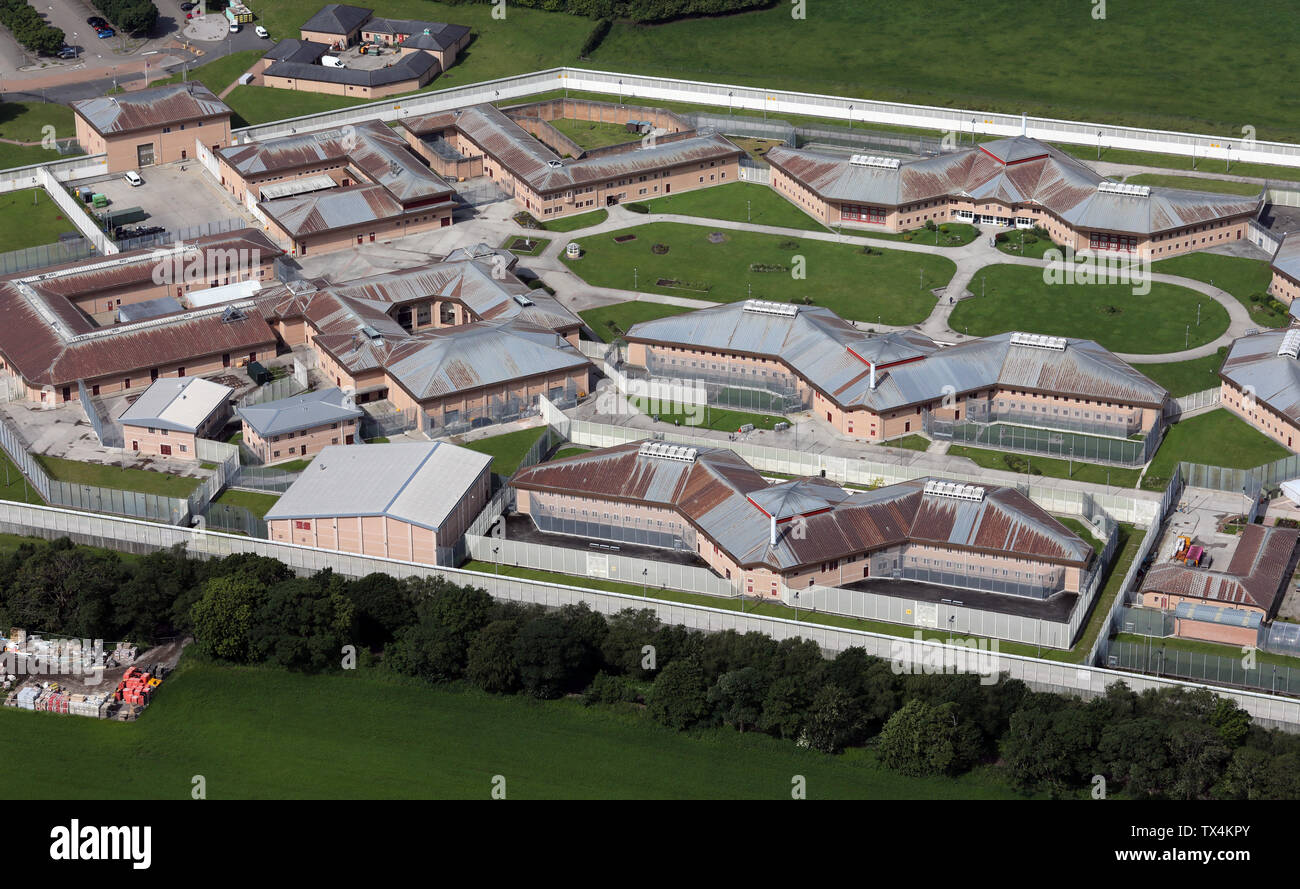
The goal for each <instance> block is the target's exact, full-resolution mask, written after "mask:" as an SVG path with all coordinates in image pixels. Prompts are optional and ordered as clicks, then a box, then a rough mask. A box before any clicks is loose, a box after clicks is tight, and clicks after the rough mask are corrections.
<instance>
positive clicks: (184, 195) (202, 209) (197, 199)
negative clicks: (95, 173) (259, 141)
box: [94, 160, 262, 231]
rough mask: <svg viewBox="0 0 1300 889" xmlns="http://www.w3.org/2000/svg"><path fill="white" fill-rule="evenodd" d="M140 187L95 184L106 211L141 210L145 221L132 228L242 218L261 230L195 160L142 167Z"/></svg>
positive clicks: (116, 180)
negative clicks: (101, 196)
mask: <svg viewBox="0 0 1300 889" xmlns="http://www.w3.org/2000/svg"><path fill="white" fill-rule="evenodd" d="M140 176H141V178H142V179H144V185H140V186H132V185H131V184H130V183H128V182H127V181H126V180H125V179H123V178H122V177H121V176H114V177H113V178H111V179H107V180H104V181H102V182H95V183H94V188H95V190H96V191H97V192H100V193H101V194H104V195H106V196H107V197H108V199H109V201H110V202H111V203H109V205H108V206H109V209H110V210H122V209H126V208H128V207H141V208H143V209H144V211H145V212H146V213H148V214H149V217H148V218H147V219H145V220H144V221H143V222H140V223H131V224H132V225H161V226H163V227H164V228H166V229H167V230H168V231H175V230H176V229H179V228H184V227H185V226H191V225H198V224H200V223H203V222H219V221H221V220H224V219H233V218H236V217H238V218H242V219H246V220H248V222H249V225H252V226H255V227H256V228H261V227H262V226H261V223H255V222H253V220H252V217H251V216H249V215H248V214H247V213H246V212H244V210H243V208H242V207H240V206H239V204H238V203H236V202H235V200H234V198H232V197H231V196H230V195H229V194H227V193H226V192H225V191H223V190H222V188H221V186H219V185H218V184H217V183H215V182H214V181H213V180H212V177H210V176H209V175H208V174H207V173H206V172H204V170H203V167H202V166H201V165H200V164H199V162H198V161H196V160H191V161H185V162H182V163H171V164H163V165H156V166H152V167H145V168H144V169H143V170H141V171H140Z"/></svg>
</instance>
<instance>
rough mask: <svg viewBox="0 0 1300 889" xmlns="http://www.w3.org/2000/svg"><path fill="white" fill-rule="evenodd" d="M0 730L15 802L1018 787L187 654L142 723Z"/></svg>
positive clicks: (632, 714)
mask: <svg viewBox="0 0 1300 889" xmlns="http://www.w3.org/2000/svg"><path fill="white" fill-rule="evenodd" d="M343 714H345V715H346V716H345V718H346V722H347V729H346V730H340V722H339V720H340V716H341V715H343ZM0 729H2V730H3V732H4V735H5V738H6V740H7V742H8V743H9V745H10V746H11V747H12V748H13V749H14V750H29V751H35V750H39V751H40V752H41V753H40V755H39V756H36V755H33V756H23V757H14V756H9V757H5V758H3V760H2V761H0V778H3V780H4V783H5V786H6V787H7V788H9V794H8V795H9V796H10V797H11V798H15V799H23V798H41V797H46V798H50V799H77V798H93V799H111V800H124V799H159V798H160V799H189V798H190V792H191V788H192V786H193V785H192V783H191V781H192V778H193V776H194V775H203V777H204V778H205V779H206V786H207V795H208V798H209V799H247V798H257V799H332V798H358V799H359V798H365V799H371V798H403V799H452V798H454V799H482V800H487V799H489V798H490V796H491V791H492V788H493V783H492V782H493V778H494V776H496V775H500V776H502V777H504V779H505V790H506V796H507V798H509V799H555V798H574V799H593V798H620V797H621V798H637V799H643V798H644V799H648V798H672V799H681V798H692V799H718V798H732V797H743V798H759V799H789V798H790V776H791V775H803V776H805V778H806V779H807V786H808V796H809V798H810V799H830V798H838V799H903V798H912V799H916V798H920V799H971V798H979V799H994V798H999V799H1005V798H1014V797H1015V796H1016V794H1015V792H1014V791H1013V790H1011V788H1010V787H1009V786H1007V785H1006V784H1004V783H1003V782H1002V778H1001V776H1000V775H999V774H998V773H997V772H996V771H993V770H990V769H977V770H976V771H975V772H972V773H970V774H967V775H963V776H961V777H959V778H908V777H904V776H902V775H899V774H898V773H896V772H892V771H889V770H887V769H885V768H884V767H883V766H880V765H878V764H877V761H876V759H875V757H874V756H873V754H871V753H870V752H869V751H866V750H862V749H858V750H853V751H850V752H848V753H845V754H842V755H840V756H827V755H825V754H821V753H815V752H812V751H809V750H805V749H801V748H800V747H798V746H797V745H795V744H793V743H790V742H788V741H781V740H778V739H775V738H771V737H768V736H766V735H763V734H761V733H758V732H747V733H744V734H741V733H739V732H735V731H733V730H731V729H728V728H719V729H708V730H700V731H696V732H690V733H678V732H674V731H671V730H669V729H666V728H663V727H661V726H659V725H657V724H655V723H653V722H652V721H651V720H649V719H648V718H647V717H646V716H645V715H644V714H643V713H640V712H639V711H637V710H635V709H632V708H627V709H621V710H618V709H613V708H606V707H584V706H583V705H582V703H581V702H579V701H576V700H560V701H538V700H534V699H532V698H528V697H526V696H523V695H510V696H498V695H489V694H485V693H482V692H479V691H476V690H472V689H469V688H466V687H464V686H461V685H452V686H436V687H435V686H428V685H424V684H422V683H418V682H416V681H405V680H399V679H395V678H391V677H390V676H388V675H386V674H383V673H379V672H377V671H374V670H357V671H347V672H343V673H339V674H334V675H325V676H312V675H304V674H299V673H289V672H285V671H280V670H273V669H269V668H257V667H227V666H219V665H213V664H202V663H192V662H190V656H189V655H187V656H186V657H185V659H183V660H182V663H181V668H180V669H179V670H178V671H177V672H176V673H174V674H173V675H171V676H170V677H168V678H167V679H166V680H165V681H164V682H163V685H162V686H161V687H160V691H159V694H158V696H157V701H156V702H155V703H154V704H153V705H152V706H150V707H149V709H148V710H147V711H146V712H145V715H144V716H143V717H142V718H141V719H140V720H139V721H138V722H132V723H122V722H114V721H108V720H99V719H86V718H82V717H75V716H68V717H59V716H55V715H52V714H49V713H31V712H27V711H21V710H17V709H14V708H8V707H6V708H4V712H3V713H0ZM417 738H422V739H426V740H427V741H428V742H429V743H412V739H417ZM72 762H75V763H78V764H79V765H78V768H75V769H70V768H68V763H72ZM128 766H129V767H128Z"/></svg>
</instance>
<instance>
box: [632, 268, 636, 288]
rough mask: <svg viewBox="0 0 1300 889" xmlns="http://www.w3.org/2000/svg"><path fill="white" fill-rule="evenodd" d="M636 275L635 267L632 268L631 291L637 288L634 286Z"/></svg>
mask: <svg viewBox="0 0 1300 889" xmlns="http://www.w3.org/2000/svg"><path fill="white" fill-rule="evenodd" d="M636 274H637V269H636V266H632V289H633V290H636V289H637V286H636Z"/></svg>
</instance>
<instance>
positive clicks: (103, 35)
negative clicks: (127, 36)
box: [95, 28, 117, 40]
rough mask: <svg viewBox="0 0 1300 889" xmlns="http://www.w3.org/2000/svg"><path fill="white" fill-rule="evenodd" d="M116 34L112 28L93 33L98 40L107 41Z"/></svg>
mask: <svg viewBox="0 0 1300 889" xmlns="http://www.w3.org/2000/svg"><path fill="white" fill-rule="evenodd" d="M116 33H117V32H116V31H114V30H113V29H112V28H100V29H99V30H98V31H96V32H95V36H96V37H98V38H99V39H100V40H107V39H108V38H109V37H112V36H113V35H114V34H116Z"/></svg>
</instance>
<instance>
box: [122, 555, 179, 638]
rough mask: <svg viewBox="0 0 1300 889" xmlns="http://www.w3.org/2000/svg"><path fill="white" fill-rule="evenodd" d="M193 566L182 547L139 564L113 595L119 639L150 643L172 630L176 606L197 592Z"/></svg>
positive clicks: (148, 558) (146, 557) (146, 558)
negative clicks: (148, 640) (151, 640)
mask: <svg viewBox="0 0 1300 889" xmlns="http://www.w3.org/2000/svg"><path fill="white" fill-rule="evenodd" d="M194 564H195V563H194V561H193V560H191V559H189V558H187V557H186V555H185V552H184V549H183V548H180V547H177V548H173V549H167V550H160V551H158V552H153V553H149V554H148V555H147V556H145V557H144V558H143V559H141V560H140V561H139V562H137V563H136V564H135V569H134V571H133V572H131V575H130V577H129V578H127V579H126V580H124V581H123V582H122V584H121V586H119V587H118V589H117V590H116V591H115V592H114V593H113V595H112V605H113V626H114V627H115V628H116V633H117V634H118V637H120V638H123V639H151V638H154V637H155V636H157V635H159V634H162V633H166V632H168V631H170V630H172V629H173V628H174V614H173V605H174V604H175V603H176V601H177V600H178V599H180V598H181V597H182V596H185V595H186V594H188V593H189V592H190V591H191V590H194V591H197V590H198V583H197V572H196V571H195V570H194ZM189 604H193V601H192V600H191V601H190V603H189ZM187 608H188V605H187Z"/></svg>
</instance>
